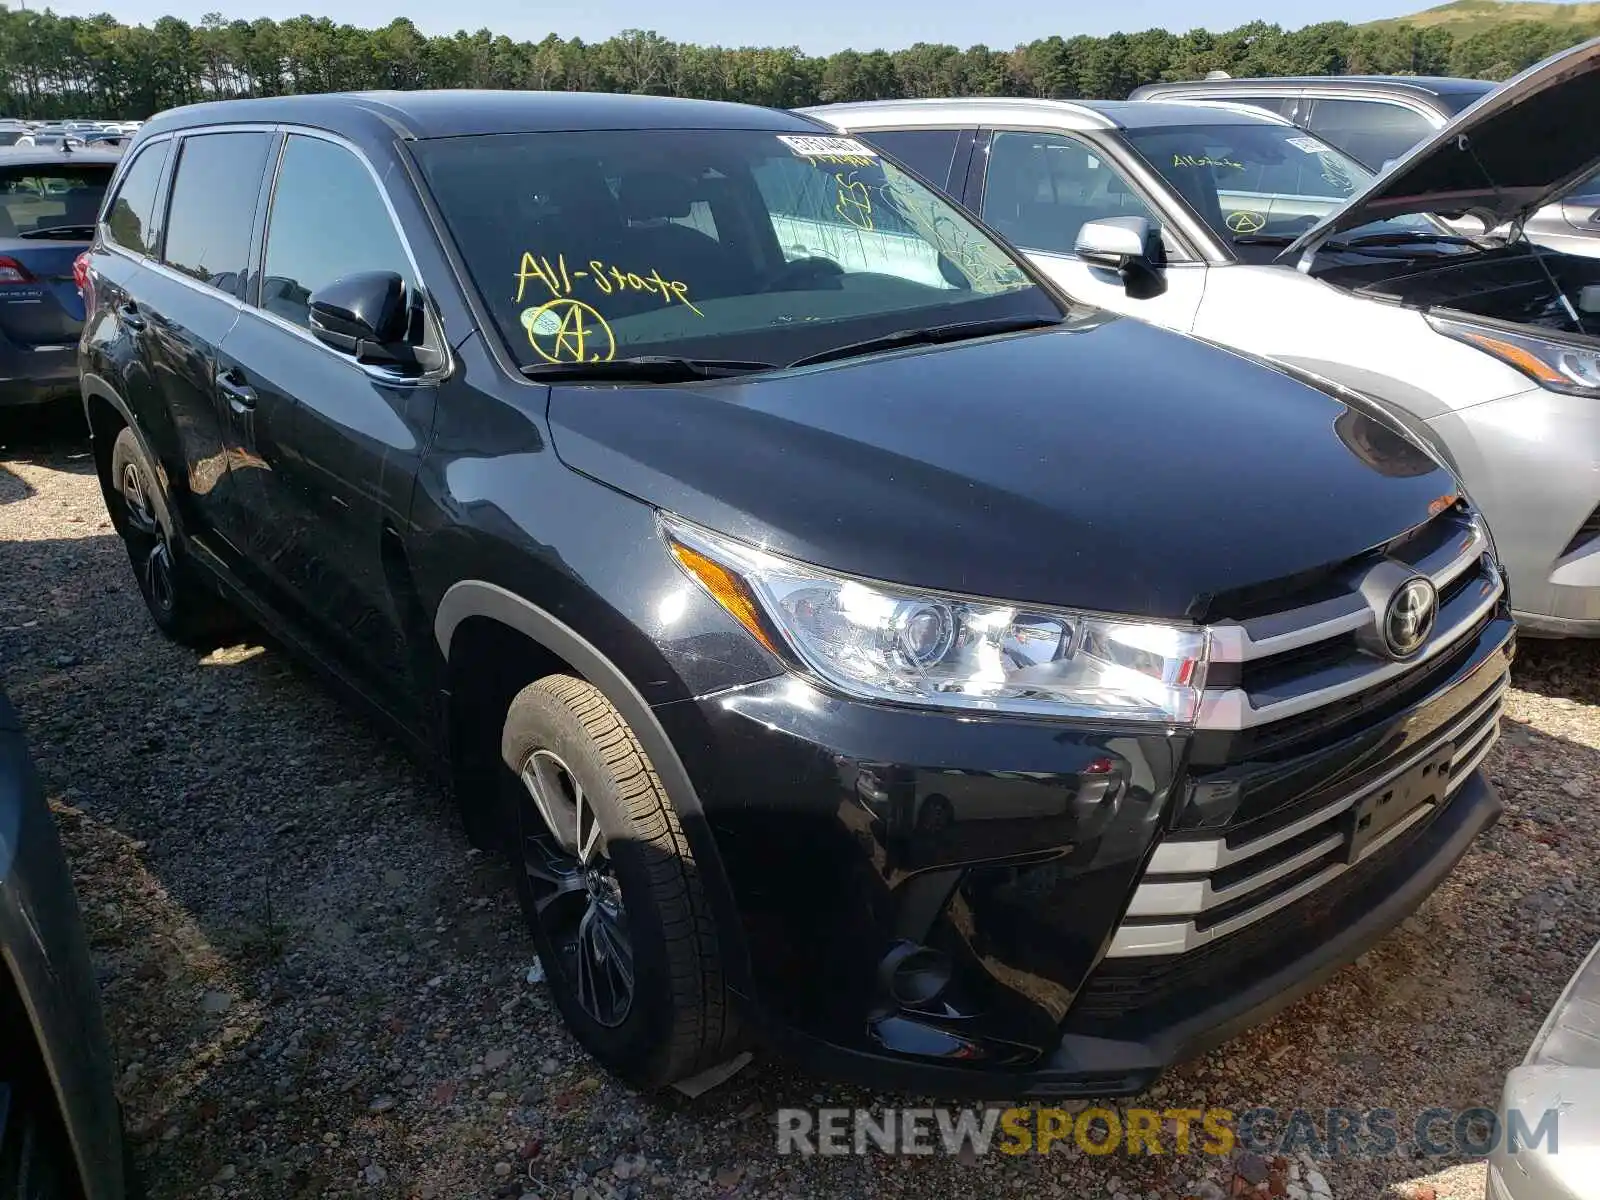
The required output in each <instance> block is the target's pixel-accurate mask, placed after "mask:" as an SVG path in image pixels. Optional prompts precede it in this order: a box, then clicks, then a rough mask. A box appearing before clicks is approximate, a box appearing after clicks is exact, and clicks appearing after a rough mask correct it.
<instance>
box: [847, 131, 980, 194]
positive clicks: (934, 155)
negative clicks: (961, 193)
mask: <svg viewBox="0 0 1600 1200" xmlns="http://www.w3.org/2000/svg"><path fill="white" fill-rule="evenodd" d="M960 136H961V135H960V133H959V131H957V130H954V129H883V130H878V131H875V132H871V133H863V134H861V140H862V141H864V142H866V143H867V144H868V145H871V146H876V147H877V148H878V149H879V150H882V151H883V152H884V153H885V154H887V155H888V156H889V157H890V158H895V159H899V160H900V161H901V162H903V163H904V164H905V165H906V166H908V167H910V168H911V169H912V170H913V171H915V172H916V173H917V174H918V175H921V176H922V177H923V178H924V179H926V180H927V181H928V182H929V183H931V184H933V186H934V187H936V188H939V189H940V190H942V191H948V190H949V188H950V163H951V161H952V160H953V159H954V158H955V156H956V142H957V140H958V139H959V138H960Z"/></svg>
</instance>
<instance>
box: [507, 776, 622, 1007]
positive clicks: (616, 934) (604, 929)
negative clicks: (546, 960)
mask: <svg viewBox="0 0 1600 1200" xmlns="http://www.w3.org/2000/svg"><path fill="white" fill-rule="evenodd" d="M521 775H522V785H523V788H524V789H525V790H526V792H527V795H528V801H529V803H527V804H524V805H523V806H522V807H523V809H525V810H526V809H529V808H531V809H532V812H531V813H529V812H524V813H522V814H520V815H519V823H520V826H521V834H522V862H523V870H525V871H526V872H527V874H528V883H529V885H530V886H531V887H532V889H533V894H534V907H535V909H536V910H537V912H538V914H539V921H540V923H541V924H542V925H543V927H544V930H545V933H546V935H547V936H548V937H549V939H550V942H551V943H552V945H553V946H554V947H555V949H556V951H557V954H558V955H559V957H560V962H559V963H557V964H547V966H549V965H554V966H557V967H558V968H559V969H560V970H562V971H563V972H565V973H566V975H567V978H568V979H569V980H570V982H571V984H572V987H573V990H574V991H575V992H576V993H577V999H578V1003H579V1005H581V1006H582V1008H583V1010H584V1012H586V1013H588V1014H589V1016H590V1017H592V1018H593V1019H594V1020H595V1021H596V1022H598V1023H599V1024H601V1025H604V1026H606V1027H607V1028H615V1027H616V1026H618V1025H621V1024H622V1022H623V1021H625V1020H626V1019H627V1016H628V1011H629V1009H630V1008H631V1007H632V1004H633V980H634V969H633V941H632V939H631V938H630V937H629V935H628V914H627V911H626V910H625V909H624V908H623V906H622V886H621V884H620V883H618V881H617V877H616V874H615V873H614V871H613V870H612V866H611V860H610V859H609V858H608V857H607V856H606V839H605V834H604V832H603V831H602V830H601V828H600V822H599V819H598V818H597V817H596V815H595V811H594V806H593V805H592V804H591V803H590V801H589V798H588V796H587V795H586V794H585V792H584V790H583V785H582V784H581V783H579V782H578V777H577V776H576V775H575V774H574V773H573V771H572V769H571V768H570V767H568V766H567V764H566V763H565V762H563V761H562V760H561V758H560V756H559V755H557V754H555V753H554V752H553V751H550V750H535V751H534V752H533V753H532V754H531V755H529V756H528V759H527V761H526V762H525V763H523V765H522V772H521ZM533 813H537V814H538V818H539V820H538V822H537V823H536V822H534V821H532V820H530V819H529V818H530V817H531V816H532V815H533Z"/></svg>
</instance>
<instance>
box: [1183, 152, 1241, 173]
mask: <svg viewBox="0 0 1600 1200" xmlns="http://www.w3.org/2000/svg"><path fill="white" fill-rule="evenodd" d="M1172 165H1173V166H1175V167H1231V168H1233V169H1234V170H1235V171H1242V170H1244V164H1243V163H1242V162H1234V161H1233V159H1231V158H1212V157H1211V156H1210V155H1209V154H1174V155H1173V156H1172Z"/></svg>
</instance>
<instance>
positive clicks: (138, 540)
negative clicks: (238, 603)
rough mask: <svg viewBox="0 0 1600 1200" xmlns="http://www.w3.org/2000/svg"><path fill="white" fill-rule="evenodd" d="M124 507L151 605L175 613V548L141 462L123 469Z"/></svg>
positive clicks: (136, 564) (135, 558) (131, 543)
mask: <svg viewBox="0 0 1600 1200" xmlns="http://www.w3.org/2000/svg"><path fill="white" fill-rule="evenodd" d="M122 507H123V515H124V516H125V517H126V525H127V534H128V535H129V536H128V549H129V552H130V555H131V557H132V558H133V563H134V569H135V570H136V571H138V573H139V576H140V578H141V579H142V580H143V581H144V584H145V589H146V591H147V593H148V595H149V596H150V602H151V603H152V604H154V605H155V606H156V607H157V608H159V609H160V610H161V611H162V612H164V613H165V612H171V611H172V608H173V604H174V603H175V601H176V599H177V591H176V588H175V586H174V584H173V581H172V548H171V546H170V545H168V542H167V532H166V530H164V529H163V528H161V522H159V521H158V520H156V514H155V509H154V507H153V506H152V505H151V503H150V489H149V487H148V486H147V485H146V484H145V480H144V472H143V471H142V470H141V469H140V467H139V464H138V463H134V462H130V463H128V464H126V465H125V466H124V467H123V468H122Z"/></svg>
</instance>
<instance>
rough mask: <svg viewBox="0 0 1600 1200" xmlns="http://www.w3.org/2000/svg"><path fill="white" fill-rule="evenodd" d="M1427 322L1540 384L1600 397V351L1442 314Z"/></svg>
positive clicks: (1582, 394)
mask: <svg viewBox="0 0 1600 1200" xmlns="http://www.w3.org/2000/svg"><path fill="white" fill-rule="evenodd" d="M1428 324H1429V325H1432V326H1433V327H1434V329H1435V330H1437V331H1438V332H1439V333H1442V334H1444V336H1445V337H1448V338H1455V340H1456V341H1458V342H1466V343H1467V345H1469V346H1476V347H1477V348H1478V349H1479V350H1482V351H1483V352H1484V353H1486V354H1492V355H1494V356H1495V357H1496V358H1498V359H1499V360H1500V361H1501V362H1503V363H1505V364H1506V365H1507V366H1509V367H1515V368H1516V369H1517V370H1519V371H1521V372H1522V373H1523V374H1524V375H1526V376H1527V377H1528V378H1529V379H1532V380H1533V381H1534V382H1535V383H1537V384H1538V385H1539V386H1540V387H1545V388H1549V389H1550V390H1551V391H1553V392H1570V393H1572V394H1573V395H1576V396H1600V350H1593V349H1590V348H1588V347H1585V346H1579V345H1576V344H1574V343H1572V342H1562V341H1556V340H1553V339H1550V338H1542V337H1534V336H1531V335H1529V334H1524V333H1510V332H1507V331H1506V330H1504V329H1491V328H1489V327H1487V326H1482V325H1471V324H1468V323H1466V322H1464V321H1452V320H1449V319H1448V318H1445V317H1436V316H1431V315H1430V316H1429V317H1428Z"/></svg>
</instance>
